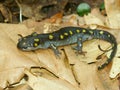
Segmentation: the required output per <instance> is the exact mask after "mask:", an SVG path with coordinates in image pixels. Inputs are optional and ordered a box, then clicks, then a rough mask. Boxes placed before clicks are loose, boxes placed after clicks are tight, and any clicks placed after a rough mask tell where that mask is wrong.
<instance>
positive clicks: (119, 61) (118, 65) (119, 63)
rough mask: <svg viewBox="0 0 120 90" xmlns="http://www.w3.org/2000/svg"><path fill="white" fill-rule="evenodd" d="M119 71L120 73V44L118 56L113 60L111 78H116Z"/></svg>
mask: <svg viewBox="0 0 120 90" xmlns="http://www.w3.org/2000/svg"><path fill="white" fill-rule="evenodd" d="M119 73H120V44H119V45H118V50H117V54H116V57H115V58H114V60H113V66H112V68H111V71H110V78H115V77H116V76H117V75H118V74H119Z"/></svg>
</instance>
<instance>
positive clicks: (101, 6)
mask: <svg viewBox="0 0 120 90" xmlns="http://www.w3.org/2000/svg"><path fill="white" fill-rule="evenodd" d="M104 9H105V4H104V2H103V3H102V4H101V5H100V10H104Z"/></svg>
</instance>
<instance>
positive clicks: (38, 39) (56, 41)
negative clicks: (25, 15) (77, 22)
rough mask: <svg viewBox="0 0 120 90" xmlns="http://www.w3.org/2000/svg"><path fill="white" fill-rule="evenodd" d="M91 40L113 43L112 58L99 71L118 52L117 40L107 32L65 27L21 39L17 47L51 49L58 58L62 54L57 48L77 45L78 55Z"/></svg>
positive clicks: (110, 59)
mask: <svg viewBox="0 0 120 90" xmlns="http://www.w3.org/2000/svg"><path fill="white" fill-rule="evenodd" d="M91 39H101V40H104V41H107V42H109V43H111V45H112V48H111V50H112V52H111V55H110V57H108V60H106V62H105V63H104V64H102V65H101V66H99V67H98V69H102V68H104V67H105V66H106V65H108V64H109V63H110V62H111V61H112V59H113V58H114V56H115V54H116V51H117V42H116V39H115V37H114V36H113V35H112V34H110V33H109V32H107V31H103V30H91V29H85V28H80V27H64V28H61V29H60V30H58V31H55V32H52V33H47V34H37V33H33V34H31V35H28V36H25V37H22V38H20V39H19V42H18V44H17V47H18V48H19V49H20V50H23V51H31V50H36V49H47V48H51V49H52V50H53V51H54V53H55V55H57V56H58V55H59V54H60V52H59V51H58V49H57V47H59V46H65V45H70V44H74V43H77V46H76V47H75V49H76V50H77V52H78V53H81V52H82V45H83V44H82V43H83V42H84V41H86V40H91Z"/></svg>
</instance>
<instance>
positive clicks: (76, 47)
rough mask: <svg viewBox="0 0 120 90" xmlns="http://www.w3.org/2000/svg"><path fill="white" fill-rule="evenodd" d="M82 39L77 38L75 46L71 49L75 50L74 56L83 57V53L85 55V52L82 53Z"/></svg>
mask: <svg viewBox="0 0 120 90" xmlns="http://www.w3.org/2000/svg"><path fill="white" fill-rule="evenodd" d="M82 47H83V44H82V38H81V37H78V38H77V46H75V47H73V49H75V50H77V52H76V55H78V54H81V55H84V56H85V53H87V52H86V51H82Z"/></svg>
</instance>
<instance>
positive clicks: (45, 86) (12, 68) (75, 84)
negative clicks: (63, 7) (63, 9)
mask: <svg viewBox="0 0 120 90" xmlns="http://www.w3.org/2000/svg"><path fill="white" fill-rule="evenodd" d="M94 13H95V12H94ZM91 15H92V14H91ZM91 15H90V16H89V15H88V16H84V18H86V17H87V18H86V19H79V20H85V21H80V22H84V23H86V22H88V23H89V24H95V25H96V24H98V25H99V23H98V22H97V23H96V22H95V23H93V22H94V20H95V21H96V20H98V21H100V25H103V26H105V24H104V23H105V21H103V20H101V19H100V18H99V17H94V16H92V17H91ZM56 16H59V15H56ZM73 17H74V18H73ZM73 17H72V16H71V17H69V18H68V17H66V19H68V20H67V22H66V21H64V22H62V17H59V20H60V18H61V20H60V22H59V21H57V20H54V23H56V22H59V23H57V29H56V28H54V30H58V28H60V27H64V26H69V25H73V26H76V25H77V24H78V23H77V20H76V21H74V20H71V18H72V19H75V17H77V18H78V16H73ZM80 18H81V17H80ZM89 18H90V19H91V20H93V22H92V23H90V22H89V21H90V19H89ZM92 18H93V19H92ZM96 18H98V19H96ZM55 19H57V18H56V17H55ZM64 19H65V17H64ZM50 20H51V19H48V20H44V21H41V22H34V21H32V20H31V22H29V20H28V21H25V22H23V23H22V24H0V28H1V33H0V37H1V40H0V43H1V44H0V57H1V59H0V71H1V72H0V73H1V74H0V87H1V88H2V89H3V88H6V89H9V90H12V89H13V90H15V88H20V87H21V88H23V87H24V86H25V88H29V89H31V88H32V89H33V90H49V89H52V90H56V89H57V90H60V89H63V90H118V88H119V87H118V83H117V80H115V79H114V80H111V79H110V78H109V76H110V77H111V78H115V77H116V76H117V75H118V74H119V62H118V61H119V58H117V57H115V58H114V60H113V65H112V69H111V64H110V65H108V66H107V67H106V68H105V69H103V70H101V71H98V70H97V66H98V64H99V62H104V61H103V60H102V59H104V58H101V60H96V57H97V56H99V55H100V54H101V53H102V52H101V51H100V50H99V49H98V47H97V46H98V44H100V46H102V48H103V49H107V48H108V46H110V45H109V43H106V42H104V41H102V40H91V41H87V42H85V43H84V46H83V50H84V51H86V52H87V53H86V54H85V56H83V55H78V56H76V54H75V53H74V52H75V51H74V50H72V47H71V46H65V47H60V48H59V50H60V52H61V53H62V54H61V58H60V59H57V58H56V57H55V55H54V53H53V52H52V50H50V49H47V50H37V51H34V52H32V51H31V52H22V51H20V50H18V49H17V47H16V44H17V42H18V39H19V38H20V37H19V36H18V34H21V35H23V36H26V35H29V34H31V33H32V32H34V31H36V32H38V33H41V32H44V30H45V29H46V28H45V27H48V30H47V32H52V30H53V28H49V27H50V26H52V27H56V26H54V23H53V21H52V23H51V22H50ZM52 20H53V18H52ZM69 20H71V21H70V23H69ZM87 20H88V21H87ZM32 23H34V24H32ZM46 23H47V24H48V23H50V24H49V25H48V26H47V25H46ZM88 23H86V24H88ZM101 23H102V24H101ZM116 24H117V23H116ZM30 25H33V26H30ZM45 25H46V26H45ZM80 25H82V24H80ZM28 26H30V27H28ZM44 26H45V27H44ZM40 30H41V31H40ZM109 31H110V32H111V33H113V34H114V35H115V37H119V36H117V35H119V34H118V33H117V34H115V32H117V30H109ZM117 41H118V39H117ZM105 56H106V55H105ZM116 56H119V45H118V54H117V55H116ZM106 58H107V57H106ZM116 58H117V59H118V60H117V59H116ZM94 62H95V63H94ZM90 63H91V64H90ZM32 67H35V68H34V70H33V69H32ZM116 68H117V69H116ZM31 70H33V71H31ZM109 72H110V74H109ZM113 72H114V73H113ZM111 73H112V74H111ZM25 76H27V79H25V78H26V77H25ZM23 79H25V81H24V82H21V81H22V80H23ZM16 83H17V85H16ZM15 85H16V86H15ZM21 85H22V86H21ZM9 86H12V88H10V87H9ZM2 89H1V90H2ZM16 90H17V89H16Z"/></svg>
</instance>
